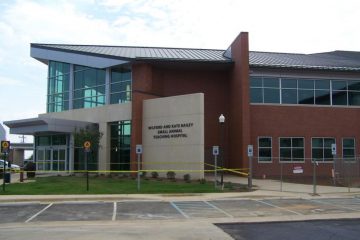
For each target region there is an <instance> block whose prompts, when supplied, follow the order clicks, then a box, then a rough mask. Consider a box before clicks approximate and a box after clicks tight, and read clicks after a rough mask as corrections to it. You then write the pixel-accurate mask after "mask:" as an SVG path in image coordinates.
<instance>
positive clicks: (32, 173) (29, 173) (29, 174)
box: [24, 162, 36, 178]
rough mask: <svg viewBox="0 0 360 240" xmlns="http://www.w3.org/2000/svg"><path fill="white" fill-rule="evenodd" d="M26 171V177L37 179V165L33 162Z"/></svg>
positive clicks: (27, 165)
mask: <svg viewBox="0 0 360 240" xmlns="http://www.w3.org/2000/svg"><path fill="white" fill-rule="evenodd" d="M24 170H25V171H26V177H27V178H34V177H35V171H36V165H35V163H33V162H28V163H27V164H26V165H25V167H24Z"/></svg>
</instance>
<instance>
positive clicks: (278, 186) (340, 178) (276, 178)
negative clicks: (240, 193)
mask: <svg viewBox="0 0 360 240" xmlns="http://www.w3.org/2000/svg"><path fill="white" fill-rule="evenodd" d="M281 160H282V161H281ZM281 160H280V159H279V158H271V159H268V161H267V162H265V161H258V158H254V160H253V161H254V169H253V173H254V178H255V180H254V181H255V185H257V187H258V188H259V189H263V190H274V191H288V192H303V193H309V194H321V193H336V192H359V191H360V158H359V157H357V158H352V159H350V158H335V159H325V160H322V161H314V159H309V158H307V159H304V161H298V162H290V161H283V160H284V159H283V158H282V159H281Z"/></svg>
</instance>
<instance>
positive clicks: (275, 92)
mask: <svg viewBox="0 0 360 240" xmlns="http://www.w3.org/2000/svg"><path fill="white" fill-rule="evenodd" d="M264 103H280V90H279V89H273V88H264Z"/></svg>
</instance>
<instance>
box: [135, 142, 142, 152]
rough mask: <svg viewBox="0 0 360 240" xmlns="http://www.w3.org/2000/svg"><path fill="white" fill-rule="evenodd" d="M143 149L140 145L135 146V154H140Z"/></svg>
mask: <svg viewBox="0 0 360 240" xmlns="http://www.w3.org/2000/svg"><path fill="white" fill-rule="evenodd" d="M142 152H143V149H142V145H141V144H137V145H136V154H142Z"/></svg>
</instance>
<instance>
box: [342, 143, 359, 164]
mask: <svg viewBox="0 0 360 240" xmlns="http://www.w3.org/2000/svg"><path fill="white" fill-rule="evenodd" d="M345 139H352V140H354V148H345V149H354V157H353V158H345V157H344V140H345ZM341 148H342V149H341V150H342V151H341V157H342V159H343V160H345V159H347V160H346V162H355V161H356V138H355V137H343V138H341ZM351 159H352V160H351Z"/></svg>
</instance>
